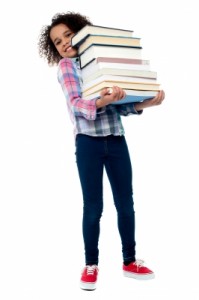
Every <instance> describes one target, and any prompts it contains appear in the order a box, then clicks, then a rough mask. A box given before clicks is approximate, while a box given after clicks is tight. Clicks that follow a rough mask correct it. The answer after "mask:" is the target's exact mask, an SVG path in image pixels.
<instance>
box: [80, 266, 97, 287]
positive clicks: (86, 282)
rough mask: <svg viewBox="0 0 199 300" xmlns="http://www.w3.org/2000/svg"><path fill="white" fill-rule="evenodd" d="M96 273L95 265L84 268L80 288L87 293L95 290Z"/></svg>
mask: <svg viewBox="0 0 199 300" xmlns="http://www.w3.org/2000/svg"><path fill="white" fill-rule="evenodd" d="M98 272H99V269H98V267H97V266H96V265H92V266H86V267H85V268H84V269H83V271H82V275H81V280H80V288H81V289H83V290H87V291H92V290H95V289H96V283H97V275H98Z"/></svg>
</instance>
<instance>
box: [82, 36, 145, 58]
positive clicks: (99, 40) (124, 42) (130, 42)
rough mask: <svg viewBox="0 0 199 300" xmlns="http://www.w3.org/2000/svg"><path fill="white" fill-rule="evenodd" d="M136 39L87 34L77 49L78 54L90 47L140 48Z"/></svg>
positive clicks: (138, 40)
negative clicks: (93, 45)
mask: <svg viewBox="0 0 199 300" xmlns="http://www.w3.org/2000/svg"><path fill="white" fill-rule="evenodd" d="M140 40H141V39H140V38H138V37H125V36H124V37H122V36H110V35H109V36H106V35H92V34H89V35H88V36H87V37H86V38H85V40H84V42H83V43H81V44H80V45H79V47H78V54H79V55H80V54H81V53H82V52H84V51H85V50H86V49H87V48H88V47H89V46H90V45H92V44H95V45H99V44H100V45H116V46H138V47H140V46H141V42H140Z"/></svg>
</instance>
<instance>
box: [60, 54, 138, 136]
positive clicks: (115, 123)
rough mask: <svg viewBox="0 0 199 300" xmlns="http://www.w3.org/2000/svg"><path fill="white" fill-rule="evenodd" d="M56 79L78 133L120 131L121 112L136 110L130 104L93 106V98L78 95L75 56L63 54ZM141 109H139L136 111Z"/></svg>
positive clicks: (77, 65) (94, 100)
mask: <svg viewBox="0 0 199 300" xmlns="http://www.w3.org/2000/svg"><path fill="white" fill-rule="evenodd" d="M57 77H58V81H59V83H60V84H61V87H62V90H63V92H64V95H65V98H66V103H67V108H68V111H69V115H70V118H71V121H72V123H73V126H74V130H73V131H74V136H76V134H78V133H82V134H86V135H91V136H107V135H110V134H113V135H124V128H123V125H122V121H121V116H128V115H130V114H138V112H137V111H136V110H135V109H134V105H133V104H125V105H124V104H123V105H107V106H105V107H103V108H101V109H97V108H96V100H97V99H98V98H95V99H92V100H85V99H82V98H81V95H82V92H81V86H82V77H81V70H80V66H79V61H78V59H76V58H75V59H74V58H73V59H69V58H63V59H61V60H60V62H59V64H58V72H57ZM140 113H141V112H139V114H140Z"/></svg>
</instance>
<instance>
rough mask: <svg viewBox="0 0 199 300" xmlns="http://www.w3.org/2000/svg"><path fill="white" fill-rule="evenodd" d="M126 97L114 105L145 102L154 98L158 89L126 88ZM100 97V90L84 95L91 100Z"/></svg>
mask: <svg viewBox="0 0 199 300" xmlns="http://www.w3.org/2000/svg"><path fill="white" fill-rule="evenodd" d="M125 92H126V97H125V98H124V99H121V100H119V101H116V102H113V103H111V104H112V105H119V104H126V103H132V102H143V101H145V100H147V99H152V98H154V97H155V96H156V95H157V93H158V91H141V90H128V89H125ZM97 97H100V91H97V92H95V93H93V94H90V95H88V96H84V99H85V100H90V99H94V98H97Z"/></svg>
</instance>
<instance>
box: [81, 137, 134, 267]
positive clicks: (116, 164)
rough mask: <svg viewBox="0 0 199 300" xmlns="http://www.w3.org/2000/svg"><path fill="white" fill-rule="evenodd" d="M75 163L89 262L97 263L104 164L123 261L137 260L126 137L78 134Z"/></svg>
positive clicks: (86, 253) (87, 262) (88, 263)
mask: <svg viewBox="0 0 199 300" xmlns="http://www.w3.org/2000/svg"><path fill="white" fill-rule="evenodd" d="M76 162H77V167H78V172H79V178H80V183H81V187H82V193H83V220H82V230H83V239H84V249H85V263H86V265H90V264H96V265H97V264H98V261H99V249H98V241H99V234H100V218H101V216H102V211H103V171H104V167H105V170H106V173H107V176H108V179H109V182H110V185H111V190H112V194H113V199H114V205H115V208H116V211H117V224H118V230H119V234H120V237H121V244H122V256H123V261H135V244H136V243H135V213H134V206H133V188H132V166H131V160H130V156H129V151H128V147H127V144H126V140H125V137H124V136H113V135H109V136H107V137H92V136H87V135H83V134H78V135H77V137H76ZM113 251H114V249H113Z"/></svg>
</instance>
